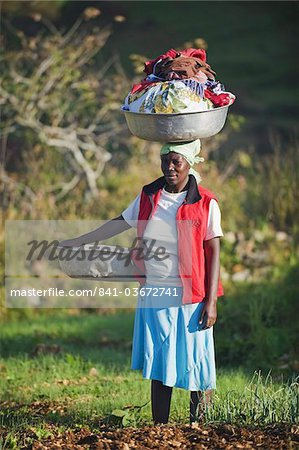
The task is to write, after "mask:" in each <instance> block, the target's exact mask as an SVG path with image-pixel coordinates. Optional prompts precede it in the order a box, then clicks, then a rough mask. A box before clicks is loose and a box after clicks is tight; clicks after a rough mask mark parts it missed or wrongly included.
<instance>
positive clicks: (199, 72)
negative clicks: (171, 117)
mask: <svg viewBox="0 0 299 450" xmlns="http://www.w3.org/2000/svg"><path fill="white" fill-rule="evenodd" d="M144 72H145V73H146V78H144V80H142V81H141V82H140V83H138V84H134V86H133V88H132V89H131V91H130V92H129V94H128V95H127V97H126V98H125V101H124V105H123V106H122V109H123V110H126V111H132V112H139V113H151V114H153V113H162V114H167V113H181V112H182V113H186V112H199V111H207V110H209V109H213V108H218V107H220V106H226V105H231V104H232V103H233V102H234V101H235V96H234V94H232V93H231V92H226V91H225V89H224V86H223V85H222V84H221V83H220V82H219V81H216V80H215V75H216V72H214V70H213V69H212V68H211V66H210V65H209V64H208V63H207V61H206V52H205V50H202V49H194V48H188V49H186V50H182V51H180V52H178V51H177V50H174V49H170V50H168V51H167V52H166V53H164V54H163V55H160V56H158V57H157V58H155V59H153V60H151V61H147V62H146V63H145V69H144Z"/></svg>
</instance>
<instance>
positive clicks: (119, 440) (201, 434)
mask: <svg viewBox="0 0 299 450" xmlns="http://www.w3.org/2000/svg"><path fill="white" fill-rule="evenodd" d="M47 430H48V432H49V437H47V438H42V439H38V438H37V436H36V435H35V433H34V431H33V430H31V431H30V430H28V431H26V432H25V431H24V432H23V433H20V435H19V437H20V438H21V441H23V442H24V443H25V442H26V441H27V442H29V441H30V444H29V445H23V446H20V447H18V448H20V449H22V450H37V449H41V450H48V449H49V450H50V449H51V450H56V449H57V450H58V449H59V450H60V449H65V450H81V449H82V450H83V449H91V450H130V449H138V450H147V449H157V450H158V449H159V450H168V449H192V450H199V449H200V450H201V449H213V450H216V449H265V450H270V449H273V450H274V449H275V450H280V449H294V450H295V449H298V448H299V430H298V427H296V426H290V425H284V424H282V425H271V426H267V427H265V428H263V429H253V428H251V429H250V428H240V427H236V426H232V425H228V424H222V425H211V426H206V425H196V426H193V427H191V426H189V425H175V424H168V425H158V426H156V427H154V426H150V427H144V428H132V427H127V428H117V429H112V428H111V427H107V425H103V426H102V427H101V429H100V432H99V433H97V434H93V433H92V432H91V431H90V430H88V429H86V428H81V429H73V430H71V429H70V430H68V431H64V432H60V431H59V430H58V429H57V427H56V426H54V425H51V424H49V425H48V426H47ZM0 433H1V429H0ZM4 442H5V441H4ZM5 448H6V447H5ZM8 448H10V447H8Z"/></svg>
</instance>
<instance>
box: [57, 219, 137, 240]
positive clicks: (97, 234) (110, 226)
mask: <svg viewBox="0 0 299 450" xmlns="http://www.w3.org/2000/svg"><path fill="white" fill-rule="evenodd" d="M129 228H131V225H129V224H128V223H127V222H126V221H125V219H124V218H123V216H122V215H120V216H118V217H115V218H114V219H111V220H108V222H106V223H104V225H102V226H100V227H99V228H97V229H96V230H94V231H91V232H90V233H86V234H82V236H78V237H77V238H74V239H66V240H64V241H61V242H60V245H62V246H63V247H80V245H84V244H90V243H91V242H99V241H104V240H105V239H109V238H111V237H113V236H116V235H117V234H120V233H122V232H123V231H126V230H128V229H129Z"/></svg>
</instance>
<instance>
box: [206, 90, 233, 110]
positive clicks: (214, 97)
mask: <svg viewBox="0 0 299 450" xmlns="http://www.w3.org/2000/svg"><path fill="white" fill-rule="evenodd" d="M204 95H205V98H208V99H209V100H211V102H212V103H213V105H215V106H216V107H219V106H226V105H229V104H230V103H231V101H232V99H231V97H230V95H229V94H225V93H223V94H214V92H212V91H210V90H209V89H205V94H204Z"/></svg>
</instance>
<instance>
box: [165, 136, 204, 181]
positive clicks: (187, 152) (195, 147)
mask: <svg viewBox="0 0 299 450" xmlns="http://www.w3.org/2000/svg"><path fill="white" fill-rule="evenodd" d="M200 148H201V144H200V140H199V139H196V141H191V142H167V143H166V144H164V145H163V146H162V148H161V150H160V155H161V156H162V155H167V154H168V153H170V152H175V153H179V154H180V155H182V156H183V157H184V158H185V159H186V161H187V162H188V163H189V165H190V170H189V174H191V175H194V176H195V178H196V180H197V182H198V183H200V181H201V176H200V175H199V173H198V172H196V170H194V169H192V166H193V165H194V164H196V163H199V162H202V161H204V158H202V157H201V156H198V155H199V152H200Z"/></svg>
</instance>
